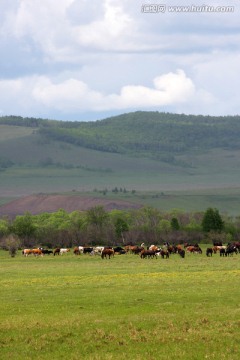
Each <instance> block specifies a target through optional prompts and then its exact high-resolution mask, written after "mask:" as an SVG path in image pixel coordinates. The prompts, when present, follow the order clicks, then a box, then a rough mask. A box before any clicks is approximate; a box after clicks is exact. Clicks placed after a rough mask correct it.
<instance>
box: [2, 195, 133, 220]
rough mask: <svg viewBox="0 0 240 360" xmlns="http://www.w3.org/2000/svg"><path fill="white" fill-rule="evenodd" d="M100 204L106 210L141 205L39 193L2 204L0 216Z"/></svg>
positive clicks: (85, 208)
mask: <svg viewBox="0 0 240 360" xmlns="http://www.w3.org/2000/svg"><path fill="white" fill-rule="evenodd" d="M98 205H100V206H103V207H104V208H105V210H106V211H110V210H114V209H118V210H127V209H132V208H135V209H137V208H139V207H140V205H138V204H134V203H131V202H128V201H123V200H109V199H101V198H96V197H85V196H80V195H79V196H78V195H74V196H71V195H49V194H37V195H29V196H25V197H21V198H19V199H16V200H13V201H11V202H9V203H8V204H4V205H2V206H0V216H10V217H14V216H16V215H22V214H24V213H26V212H29V213H30V214H33V215H36V214H40V213H43V212H55V211H57V210H59V209H64V210H66V211H67V212H72V211H75V210H80V211H86V210H89V209H91V208H93V207H95V206H98Z"/></svg>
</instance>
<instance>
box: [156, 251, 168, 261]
mask: <svg viewBox="0 0 240 360" xmlns="http://www.w3.org/2000/svg"><path fill="white" fill-rule="evenodd" d="M156 255H158V256H161V257H162V259H164V258H166V259H169V251H168V250H167V249H162V250H160V251H158V252H157V253H156Z"/></svg>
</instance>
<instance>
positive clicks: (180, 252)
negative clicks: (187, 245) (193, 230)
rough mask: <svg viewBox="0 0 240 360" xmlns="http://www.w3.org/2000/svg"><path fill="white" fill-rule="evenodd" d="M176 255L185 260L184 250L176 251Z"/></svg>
mask: <svg viewBox="0 0 240 360" xmlns="http://www.w3.org/2000/svg"><path fill="white" fill-rule="evenodd" d="M178 254H179V255H180V256H181V258H185V250H184V249H181V250H178Z"/></svg>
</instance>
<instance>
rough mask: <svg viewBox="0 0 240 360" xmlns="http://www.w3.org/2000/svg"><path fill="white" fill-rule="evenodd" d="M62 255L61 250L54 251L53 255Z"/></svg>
mask: <svg viewBox="0 0 240 360" xmlns="http://www.w3.org/2000/svg"><path fill="white" fill-rule="evenodd" d="M59 254H60V248H56V249H54V250H53V255H54V256H55V255H59Z"/></svg>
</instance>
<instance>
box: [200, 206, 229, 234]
mask: <svg viewBox="0 0 240 360" xmlns="http://www.w3.org/2000/svg"><path fill="white" fill-rule="evenodd" d="M202 228H203V231H205V232H209V231H216V232H221V231H222V230H223V229H224V221H223V220H222V218H221V215H220V214H219V211H218V210H217V209H213V208H208V209H207V210H206V211H205V213H204V215H203V219H202Z"/></svg>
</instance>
